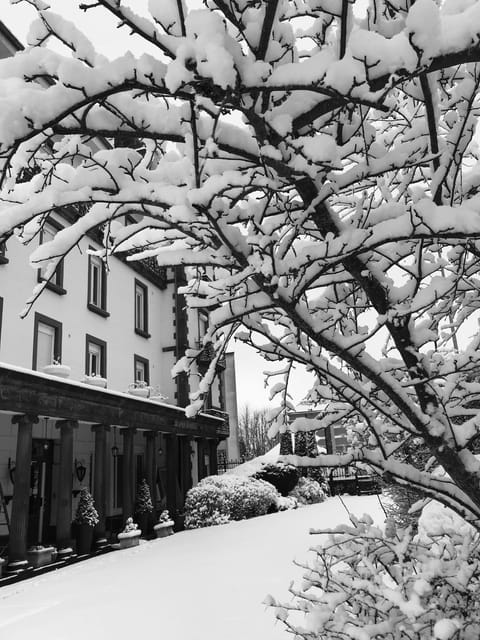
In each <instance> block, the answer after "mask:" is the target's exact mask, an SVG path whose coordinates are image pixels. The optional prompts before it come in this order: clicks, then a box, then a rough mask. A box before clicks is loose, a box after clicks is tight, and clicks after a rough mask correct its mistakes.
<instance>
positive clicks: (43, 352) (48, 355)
mask: <svg viewBox="0 0 480 640" xmlns="http://www.w3.org/2000/svg"><path fill="white" fill-rule="evenodd" d="M61 358H62V325H61V323H60V322H57V321H56V320H52V318H48V317H47V316H44V315H42V314H41V313H36V314H35V320H34V334H33V362H32V369H35V370H37V371H41V370H42V369H43V367H46V366H47V365H49V364H52V363H53V361H54V360H57V361H59V362H60V361H61Z"/></svg>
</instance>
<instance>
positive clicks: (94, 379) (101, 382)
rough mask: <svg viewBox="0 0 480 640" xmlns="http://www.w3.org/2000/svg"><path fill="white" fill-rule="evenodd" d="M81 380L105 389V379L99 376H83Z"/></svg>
mask: <svg viewBox="0 0 480 640" xmlns="http://www.w3.org/2000/svg"><path fill="white" fill-rule="evenodd" d="M82 382H83V383H84V384H89V385H91V386H92V387H100V389H105V388H106V386H107V379H106V378H102V377H101V376H85V377H84V378H83V380H82Z"/></svg>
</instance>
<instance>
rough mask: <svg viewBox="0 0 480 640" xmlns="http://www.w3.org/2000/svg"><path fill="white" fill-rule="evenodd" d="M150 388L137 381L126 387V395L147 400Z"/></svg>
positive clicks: (141, 381)
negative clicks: (129, 394)
mask: <svg viewBox="0 0 480 640" xmlns="http://www.w3.org/2000/svg"><path fill="white" fill-rule="evenodd" d="M151 388H152V387H149V386H148V384H147V383H146V382H145V381H144V380H139V381H138V382H132V383H131V384H129V385H128V389H127V393H131V394H132V396H138V397H140V398H148V396H149V395H150V390H151Z"/></svg>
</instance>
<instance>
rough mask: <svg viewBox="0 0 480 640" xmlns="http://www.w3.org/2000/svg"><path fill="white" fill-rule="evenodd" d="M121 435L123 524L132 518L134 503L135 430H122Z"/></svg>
mask: <svg viewBox="0 0 480 640" xmlns="http://www.w3.org/2000/svg"><path fill="white" fill-rule="evenodd" d="M121 433H122V436H123V458H122V460H123V468H122V489H123V491H122V493H123V504H122V511H123V522H124V523H125V522H126V520H127V518H131V517H133V508H134V505H133V503H134V501H135V477H134V472H135V465H134V458H133V439H134V436H135V429H132V428H128V429H122V431H121Z"/></svg>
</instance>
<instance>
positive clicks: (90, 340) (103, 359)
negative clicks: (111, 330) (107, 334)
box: [85, 333, 107, 378]
mask: <svg viewBox="0 0 480 640" xmlns="http://www.w3.org/2000/svg"><path fill="white" fill-rule="evenodd" d="M90 344H94V345H95V346H97V347H99V348H100V377H102V378H106V377H107V343H106V342H105V340H100V338H96V337H95V336H92V335H90V334H89V333H87V334H85V375H86V376H91V375H92V372H91V371H90V367H89V364H90V358H89V356H90V351H89V346H90Z"/></svg>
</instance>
